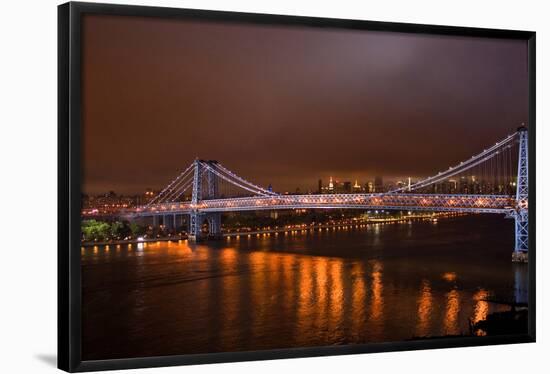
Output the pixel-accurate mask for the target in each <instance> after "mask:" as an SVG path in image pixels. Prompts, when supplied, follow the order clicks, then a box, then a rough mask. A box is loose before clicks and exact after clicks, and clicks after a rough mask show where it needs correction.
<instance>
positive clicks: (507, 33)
mask: <svg viewBox="0 0 550 374" xmlns="http://www.w3.org/2000/svg"><path fill="white" fill-rule="evenodd" d="M85 14H105V15H119V16H141V17H161V18H175V19H193V20H210V21H216V20H223V21H224V22H241V23H242V22H244V23H254V24H276V25H301V26H306V27H324V28H340V29H354V30H377V31H393V32H396V31H397V32H405V33H420V34H433V35H454V36H469V37H490V38H503V39H519V40H525V41H527V42H528V67H529V118H528V121H529V159H530V161H529V179H530V184H529V199H530V202H529V205H530V207H529V221H530V223H529V252H530V253H529V265H528V266H529V326H528V333H527V334H525V335H502V336H485V337H463V338H453V339H450V338H447V339H432V340H430V339H427V340H417V341H403V342H398V343H376V344H360V345H344V346H330V347H310V348H291V349H280V350H268V351H250V352H231V353H212V354H194V355H176V356H161V357H144V358H130V359H115V360H98V361H82V359H81V287H80V284H81V274H80V271H81V269H80V204H81V201H80V199H81V161H82V157H81V153H80V150H81V146H80V137H81V106H82V104H81V81H80V73H81V54H80V52H81V20H82V16H83V15H85ZM535 120H536V118H535V32H531V31H513V30H495V29H483V28H467V27H449V26H434V25H421V24H406V23H390V22H372V21H358V20H347V19H330V18H316V17H302V16H300V17H298V16H280V15H268V14H251V13H238V12H225V11H224V12H222V11H205V10H191V9H175V8H163V7H149V6H127V5H113V4H99V3H81V2H69V3H65V4H62V5H60V6H59V7H58V367H59V368H60V369H62V370H65V371H69V372H80V371H96V370H108V369H130V368H143V367H158V366H174V365H190V364H204V363H219V362H233V361H247V360H268V359H279V358H295V357H312V356H327V355H344V354H357V353H371V352H389V351H401V350H417V349H435V348H449V347H467V346H483V345H495V344H510V343H527V342H534V341H535V331H536V329H535V321H536V318H535V310H536V305H535V278H536V274H535V267H536V266H535V264H536V248H535V243H536V240H535V227H536V224H535V218H536V215H535V211H536V201H535V199H536V194H535V185H536V182H535V181H536V174H535V130H536V128H535V127H536V126H535Z"/></svg>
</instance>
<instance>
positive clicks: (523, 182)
mask: <svg viewBox="0 0 550 374" xmlns="http://www.w3.org/2000/svg"><path fill="white" fill-rule="evenodd" d="M518 135H519V157H518V178H517V182H516V210H515V212H514V213H513V216H514V220H515V227H516V243H515V244H516V245H515V249H514V253H513V254H512V261H514V262H527V259H528V256H527V253H528V250H529V230H528V229H529V214H528V201H529V174H528V168H529V165H528V144H527V143H528V134H527V129H526V128H525V127H523V126H522V127H520V128H519V129H518Z"/></svg>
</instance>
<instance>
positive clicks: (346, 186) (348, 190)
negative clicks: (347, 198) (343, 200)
mask: <svg viewBox="0 0 550 374" xmlns="http://www.w3.org/2000/svg"><path fill="white" fill-rule="evenodd" d="M342 190H343V192H344V193H351V182H344V185H343V186H342Z"/></svg>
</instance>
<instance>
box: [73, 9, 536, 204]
mask: <svg viewBox="0 0 550 374" xmlns="http://www.w3.org/2000/svg"><path fill="white" fill-rule="evenodd" d="M112 35H117V37H116V38H113V37H112ZM220 38H221V39H220ZM222 40H223V41H222ZM83 41H84V43H83V45H84V48H83V80H82V83H83V185H82V188H83V192H85V193H89V194H96V193H101V192H105V191H109V190H115V191H117V192H118V193H122V194H128V193H140V192H142V191H144V190H145V189H146V188H153V189H156V188H161V187H162V186H164V185H165V184H166V183H167V182H169V181H170V180H172V179H173V178H174V177H175V176H176V175H177V174H178V172H180V171H181V170H182V169H183V168H185V167H186V166H187V165H188V164H189V163H190V162H191V161H192V160H193V159H194V158H195V157H199V158H205V159H216V160H218V161H220V162H222V163H223V164H225V165H228V166H229V167H230V168H231V169H232V170H235V171H238V173H239V174H240V175H242V176H245V177H246V178H248V179H250V180H252V181H254V182H255V183H257V184H259V185H262V186H267V185H269V184H272V185H273V188H274V190H277V191H286V190H288V191H293V190H295V188H296V187H300V188H304V189H312V190H315V189H316V188H317V180H318V178H319V177H321V178H322V179H325V180H328V177H329V176H331V175H332V176H338V175H342V176H344V177H343V178H345V179H346V180H350V181H352V182H353V181H355V180H356V179H357V180H369V179H374V177H375V176H377V175H380V176H382V177H383V178H384V179H387V180H390V179H398V178H399V176H401V178H404V177H403V176H405V177H407V176H412V177H413V178H415V179H418V178H420V177H422V176H429V175H432V174H433V173H434V172H437V171H439V170H444V169H446V168H447V167H448V166H451V165H454V164H455V163H456V162H458V161H461V160H462V159H464V158H465V157H469V156H471V155H472V154H476V153H478V152H480V151H481V150H483V146H485V145H486V144H491V143H494V142H495V141H497V140H499V139H501V138H502V137H504V136H506V135H507V134H510V133H513V132H514V131H515V129H516V128H517V127H518V126H519V125H520V124H521V123H526V124H527V98H528V95H527V85H528V81H527V61H526V59H525V56H526V48H527V44H526V43H525V42H522V41H511V40H496V39H488V38H475V39H474V38H464V37H442V36H437V37H436V36H427V35H405V34H400V33H385V32H364V31H361V32H354V31H351V30H337V29H304V28H300V27H285V28H280V27H276V26H258V25H245V24H237V23H231V24H229V23H225V24H224V23H218V24H210V23H208V22H195V21H177V20H160V19H159V20H156V19H144V18H137V17H125V18H124V19H121V18H117V17H109V16H90V15H87V16H85V17H84V27H83ZM167 56H170V58H166V57H167ZM473 134H475V136H473ZM466 140H467V141H466ZM251 160H253V161H254V162H251Z"/></svg>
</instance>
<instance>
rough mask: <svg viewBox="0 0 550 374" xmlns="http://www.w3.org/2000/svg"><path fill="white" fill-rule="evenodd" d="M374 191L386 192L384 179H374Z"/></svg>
mask: <svg viewBox="0 0 550 374" xmlns="http://www.w3.org/2000/svg"><path fill="white" fill-rule="evenodd" d="M374 191H375V192H384V180H383V179H382V177H375V178H374Z"/></svg>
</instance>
